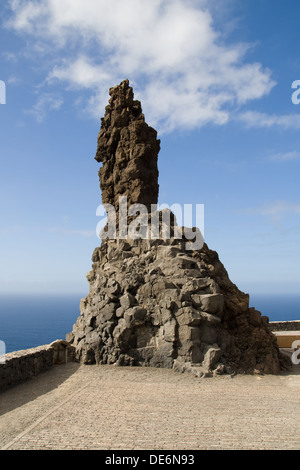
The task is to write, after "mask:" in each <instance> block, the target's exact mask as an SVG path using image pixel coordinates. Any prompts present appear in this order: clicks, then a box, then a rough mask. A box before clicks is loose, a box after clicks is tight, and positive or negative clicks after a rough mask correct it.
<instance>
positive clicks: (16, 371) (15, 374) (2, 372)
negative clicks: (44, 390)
mask: <svg viewBox="0 0 300 470" xmlns="http://www.w3.org/2000/svg"><path fill="white" fill-rule="evenodd" d="M1 359H2V360H3V357H2V358H1ZM4 360H5V362H4V363H0V392H2V391H4V390H6V389H8V388H10V387H12V386H14V385H17V384H18V383H21V382H24V381H25V380H28V379H31V378H33V377H36V376H37V375H39V374H40V373H41V372H45V371H47V370H49V369H50V368H51V367H52V366H53V364H62V363H66V362H71V361H73V360H74V348H73V347H72V346H70V345H69V344H68V343H67V342H66V341H64V340H57V341H54V342H53V343H51V344H46V345H43V346H38V347H36V348H31V349H25V350H20V351H14V352H11V353H8V354H6V355H5V359H4Z"/></svg>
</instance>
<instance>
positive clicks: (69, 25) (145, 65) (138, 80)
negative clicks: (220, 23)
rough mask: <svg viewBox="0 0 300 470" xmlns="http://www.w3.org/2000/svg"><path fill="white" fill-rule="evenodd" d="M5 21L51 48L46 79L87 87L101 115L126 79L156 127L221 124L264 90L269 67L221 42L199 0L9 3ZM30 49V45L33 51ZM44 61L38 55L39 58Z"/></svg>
mask: <svg viewBox="0 0 300 470" xmlns="http://www.w3.org/2000/svg"><path fill="white" fill-rule="evenodd" d="M10 5H11V9H12V12H13V15H12V18H11V20H10V26H11V27H13V28H14V29H15V30H16V31H17V32H20V33H26V34H27V37H29V36H32V37H33V38H34V43H35V48H37V44H38V42H39V41H40V42H41V43H42V44H43V47H42V49H43V50H44V48H45V44H46V43H48V45H49V51H50V50H51V53H52V54H53V48H54V49H55V51H56V55H57V63H56V65H54V66H53V67H52V69H51V70H49V75H48V81H49V82H50V83H53V80H54V79H55V80H58V81H59V83H60V82H65V83H66V84H67V85H68V86H71V87H73V88H75V89H88V90H91V94H90V101H89V103H88V109H91V105H93V110H92V113H93V114H94V115H97V117H99V116H101V115H102V114H103V112H104V107H105V105H106V104H107V95H108V88H110V87H111V86H114V85H116V84H117V83H119V82H120V81H121V80H123V79H125V78H129V80H130V82H131V84H133V85H134V90H135V94H136V98H137V99H140V100H141V101H142V103H143V109H144V112H145V114H146V119H147V121H149V122H150V123H151V124H152V125H155V126H157V127H158V129H159V130H160V132H161V131H163V130H165V131H172V130H174V129H176V128H179V127H184V128H193V127H196V126H201V125H203V124H206V123H216V124H224V123H226V122H227V121H228V119H229V118H230V113H231V109H232V108H235V107H239V106H241V105H243V104H245V103H247V102H248V101H249V100H253V99H259V98H261V97H263V96H264V95H266V94H268V93H269V92H270V90H271V89H272V88H273V86H274V85H275V82H274V81H273V80H272V79H271V73H270V71H269V70H267V69H264V68H263V67H262V65H261V64H258V63H247V62H246V59H245V54H246V52H247V47H246V46H245V45H244V44H231V45H230V46H229V45H225V44H224V41H223V40H222V36H221V34H220V33H219V32H218V31H217V30H216V28H215V27H214V23H213V18H212V15H211V13H210V12H209V10H208V6H209V2H207V1H204V0H202V1H201V0H198V1H192V0H172V1H171V0H151V1H148V2H147V1H145V0H127V1H126V2H125V1H124V0H109V1H107V0H85V1H82V0H43V1H36V0H30V1H29V0H26V1H24V0H11V2H10ZM36 50H37V49H36ZM44 60H45V56H44Z"/></svg>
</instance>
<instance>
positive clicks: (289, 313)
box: [0, 292, 300, 353]
mask: <svg viewBox="0 0 300 470" xmlns="http://www.w3.org/2000/svg"><path fill="white" fill-rule="evenodd" d="M86 295H87V292H85V293H83V292H78V293H73V292H65V293H63V292H56V293H36V294H33V293H14V294H12V293H0V340H2V341H4V342H5V347H6V353H9V352H13V351H19V350H23V349H30V348H33V347H37V346H41V345H44V344H49V343H51V342H52V341H55V340H56V339H65V337H66V334H67V333H69V332H70V331H72V328H73V325H74V323H76V320H77V318H78V317H79V316H80V309H79V306H80V300H81V299H82V298H84V297H86ZM249 306H250V307H254V308H255V309H256V310H258V311H260V312H261V314H262V315H263V316H267V317H268V318H269V321H270V322H272V321H293V320H300V294H299V293H295V294H291V293H288V294H282V293H257V294H250V301H249Z"/></svg>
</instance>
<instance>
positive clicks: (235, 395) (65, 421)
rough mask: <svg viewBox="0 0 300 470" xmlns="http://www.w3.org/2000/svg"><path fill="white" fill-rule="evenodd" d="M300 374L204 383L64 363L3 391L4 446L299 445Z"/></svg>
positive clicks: (0, 434)
mask: <svg viewBox="0 0 300 470" xmlns="http://www.w3.org/2000/svg"><path fill="white" fill-rule="evenodd" d="M299 369H300V366H294V370H293V371H292V372H290V373H285V374H283V375H280V376H236V377H234V378H231V377H230V376H219V377H214V378H202V379H199V378H198V379H197V378H195V377H193V376H191V375H189V374H187V373H186V374H180V373H178V372H175V371H172V370H165V369H164V370H160V369H151V368H129V367H114V366H80V365H79V364H76V363H68V364H63V365H56V366H53V368H51V369H50V370H49V371H48V372H45V373H43V374H41V375H39V376H38V377H36V378H34V379H32V380H30V381H28V382H25V383H23V384H20V385H17V386H15V387H14V388H12V389H10V390H7V391H5V392H3V393H1V394H0V448H2V449H3V450H6V449H7V450H9V449H16V450H21V449H28V450H31V449H33V450H40V449H52V450H53V449H54V450H64V449H67V450H69V449H80V450H84V449H91V450H97V449H105V450H109V449H113V450H134V449H137V450H140V449H142V450H157V449H158V450H164V449H166V450H172V449H178V450H183V449H187V450H195V449H209V450H212V449H279V450H280V449H282V450H287V449H291V450H295V449H300V406H299V405H300V370H299Z"/></svg>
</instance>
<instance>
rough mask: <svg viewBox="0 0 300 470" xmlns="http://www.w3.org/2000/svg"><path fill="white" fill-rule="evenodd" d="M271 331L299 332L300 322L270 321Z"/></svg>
mask: <svg viewBox="0 0 300 470" xmlns="http://www.w3.org/2000/svg"><path fill="white" fill-rule="evenodd" d="M269 327H270V330H271V331H300V320H295V321H271V322H269Z"/></svg>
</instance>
